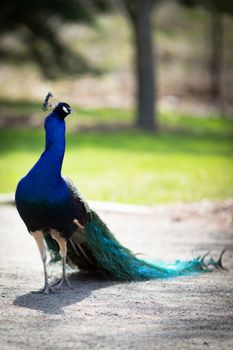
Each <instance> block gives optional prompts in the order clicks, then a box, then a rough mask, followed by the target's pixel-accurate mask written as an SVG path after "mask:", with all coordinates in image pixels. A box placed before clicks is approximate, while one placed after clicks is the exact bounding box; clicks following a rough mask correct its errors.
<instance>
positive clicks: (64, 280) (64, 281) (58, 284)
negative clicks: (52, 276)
mask: <svg viewBox="0 0 233 350" xmlns="http://www.w3.org/2000/svg"><path fill="white" fill-rule="evenodd" d="M64 284H66V285H67V286H68V287H69V288H70V289H75V288H74V287H72V285H71V284H70V281H69V280H68V277H67V276H63V277H62V278H59V279H58V280H57V281H55V282H53V283H52V284H51V286H52V287H54V288H55V289H61V287H62V286H63V285H64Z"/></svg>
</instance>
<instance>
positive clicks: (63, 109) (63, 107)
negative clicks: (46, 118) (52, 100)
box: [54, 102, 72, 119]
mask: <svg viewBox="0 0 233 350" xmlns="http://www.w3.org/2000/svg"><path fill="white" fill-rule="evenodd" d="M54 112H55V113H56V114H57V115H58V117H59V118H61V119H65V118H66V117H67V115H69V114H70V113H72V108H71V107H70V105H68V103H65V102H59V103H58V104H57V105H56V106H55V108H54Z"/></svg>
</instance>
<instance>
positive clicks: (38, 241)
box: [31, 231, 54, 294]
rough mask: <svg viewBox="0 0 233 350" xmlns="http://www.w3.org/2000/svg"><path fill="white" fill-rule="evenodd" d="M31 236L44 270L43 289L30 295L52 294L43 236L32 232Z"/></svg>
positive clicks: (37, 232)
mask: <svg viewBox="0 0 233 350" xmlns="http://www.w3.org/2000/svg"><path fill="white" fill-rule="evenodd" d="M31 234H32V237H33V238H34V239H35V241H36V244H37V246H38V248H39V251H40V255H41V259H42V262H43V268H44V287H43V288H41V289H39V290H38V291H33V292H32V293H44V294H49V293H51V292H54V290H53V288H52V286H51V285H50V284H49V282H48V273H47V267H46V260H47V252H46V246H45V242H44V234H43V232H42V231H34V232H31Z"/></svg>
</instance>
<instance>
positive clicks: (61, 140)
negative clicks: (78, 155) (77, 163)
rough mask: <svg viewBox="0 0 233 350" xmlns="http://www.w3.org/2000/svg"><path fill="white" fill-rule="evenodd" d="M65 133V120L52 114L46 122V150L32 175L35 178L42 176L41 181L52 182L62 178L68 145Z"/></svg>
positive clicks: (33, 169) (32, 170)
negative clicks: (66, 146) (47, 180)
mask: <svg viewBox="0 0 233 350" xmlns="http://www.w3.org/2000/svg"><path fill="white" fill-rule="evenodd" d="M65 132H66V126H65V122H64V120H63V119H60V118H59V117H58V116H57V115H56V113H54V112H53V113H51V114H50V115H49V116H48V117H47V118H46V120H45V133H46V143H45V150H44V152H43V153H42V155H41V157H40V159H39V160H38V161H37V163H36V164H35V165H34V167H33V168H32V169H31V171H30V173H33V175H34V176H35V175H38V176H40V178H41V179H43V178H46V179H49V178H51V180H55V179H56V178H57V177H61V168H62V163H63V157H64V153H65V145H66V140H65Z"/></svg>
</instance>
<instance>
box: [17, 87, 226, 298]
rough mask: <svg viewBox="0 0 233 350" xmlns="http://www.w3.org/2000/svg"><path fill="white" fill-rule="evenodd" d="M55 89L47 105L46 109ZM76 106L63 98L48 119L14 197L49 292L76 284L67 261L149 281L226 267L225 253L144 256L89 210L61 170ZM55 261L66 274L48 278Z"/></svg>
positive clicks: (108, 274)
mask: <svg viewBox="0 0 233 350" xmlns="http://www.w3.org/2000/svg"><path fill="white" fill-rule="evenodd" d="M50 97H51V93H49V94H48V95H47V96H46V99H45V102H44V105H43V108H44V110H47V106H48V104H49V99H50ZM71 112H72V108H71V107H70V105H69V104H68V103H65V102H58V103H56V105H55V106H54V107H53V110H52V112H51V113H50V114H49V115H48V116H47V117H46V118H45V122H44V128H45V136H46V140H45V150H44V152H43V153H42V155H41V156H40V158H39V160H38V161H37V162H36V163H35V165H34V166H33V167H32V169H31V170H30V171H29V172H28V173H27V174H26V176H24V177H23V178H22V179H21V180H20V181H19V183H18V185H17V189H16V193H15V202H16V207H17V210H18V212H19V214H20V216H21V218H22V220H23V221H24V223H25V225H26V227H27V230H28V231H29V233H30V234H31V235H32V236H33V238H34V239H35V241H36V243H37V246H38V248H39V251H40V255H41V259H42V262H43V269H44V286H43V288H41V289H40V290H38V291H36V292H38V293H45V294H49V293H52V292H54V290H56V289H60V288H61V287H62V286H63V285H64V284H66V285H68V287H70V288H72V286H71V284H70V282H69V279H68V277H67V273H66V265H67V264H69V265H70V266H72V267H78V269H80V270H85V271H87V272H94V273H98V274H101V275H102V276H104V277H105V278H108V279H111V280H119V281H143V280H144V281H145V280H150V279H158V278H168V277H174V276H181V275H188V274H192V273H195V272H206V271H212V270H213V269H214V268H223V266H222V262H221V259H222V255H223V253H224V251H223V252H222V253H221V255H220V258H219V259H218V260H217V261H216V260H214V259H212V258H209V259H208V261H207V262H206V261H205V260H206V259H205V258H206V256H203V257H196V258H193V259H191V260H188V261H180V260H177V261H175V262H174V263H173V264H166V263H161V264H155V263H151V262H148V261H145V260H143V259H139V258H138V257H136V255H135V254H133V253H132V252H131V251H130V250H129V249H127V248H125V247H124V246H122V245H121V244H120V242H119V241H118V240H117V239H116V238H115V236H114V235H113V234H112V232H111V231H110V230H109V228H108V227H107V226H106V225H105V223H104V222H103V221H102V220H101V219H100V217H99V216H98V215H97V213H96V212H94V211H93V210H91V209H90V207H89V206H88V203H87V202H86V201H85V200H84V198H83V197H82V195H81V193H80V192H79V190H78V189H77V188H76V187H75V185H74V184H73V182H72V181H71V180H70V179H68V178H66V177H63V176H62V174H61V170H62V163H63V158H64V154H65V147H66V124H65V118H66V117H67V116H68V115H70V114H71ZM48 251H49V253H51V261H53V262H55V261H57V260H59V259H60V260H61V261H62V275H61V278H60V279H58V280H56V281H54V282H53V283H49V280H48V273H47V264H46V262H47V252H48Z"/></svg>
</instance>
